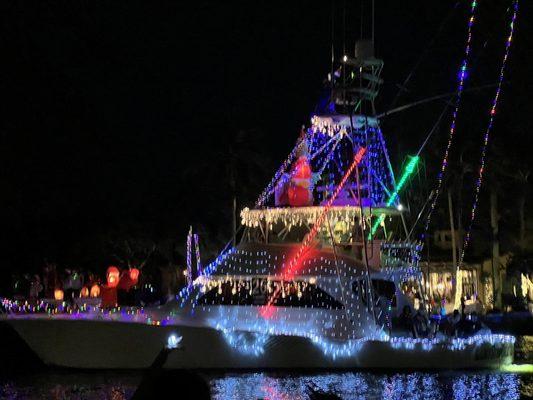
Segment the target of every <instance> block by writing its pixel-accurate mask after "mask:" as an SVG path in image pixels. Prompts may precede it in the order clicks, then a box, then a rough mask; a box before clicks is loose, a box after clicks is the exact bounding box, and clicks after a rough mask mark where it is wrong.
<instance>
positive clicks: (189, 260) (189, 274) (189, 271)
mask: <svg viewBox="0 0 533 400" xmlns="http://www.w3.org/2000/svg"><path fill="white" fill-rule="evenodd" d="M191 252H192V227H191V228H189V233H187V286H191V284H192V254H191Z"/></svg>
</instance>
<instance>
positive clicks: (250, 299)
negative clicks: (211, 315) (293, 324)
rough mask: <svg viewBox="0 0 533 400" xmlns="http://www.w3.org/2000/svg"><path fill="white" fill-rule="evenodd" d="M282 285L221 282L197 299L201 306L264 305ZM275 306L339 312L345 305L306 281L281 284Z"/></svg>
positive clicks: (278, 283)
mask: <svg viewBox="0 0 533 400" xmlns="http://www.w3.org/2000/svg"><path fill="white" fill-rule="evenodd" d="M280 285H281V282H280V281H270V284H267V280H266V279H259V278H254V279H252V280H251V281H247V282H245V283H242V282H241V283H235V282H223V283H221V284H220V285H219V286H216V287H214V288H212V289H210V290H209V291H207V293H205V294H204V295H203V296H201V297H200V298H199V299H198V304H203V305H243V306H245V305H255V306H264V305H266V304H267V302H268V300H269V299H270V296H272V294H273V293H274V291H275V290H276V289H277V288H279V287H280ZM272 305H273V306H275V307H296V308H325V309H332V310H338V309H343V308H344V306H343V305H342V303H340V302H339V301H337V300H335V298H333V297H332V296H330V295H329V294H327V293H326V292H324V291H323V290H322V289H320V288H319V287H317V286H316V285H314V284H313V285H312V284H309V283H307V282H283V289H280V291H279V295H278V296H277V297H276V299H275V301H274V302H273V304H272Z"/></svg>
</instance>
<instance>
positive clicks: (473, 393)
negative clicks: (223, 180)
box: [0, 372, 533, 400]
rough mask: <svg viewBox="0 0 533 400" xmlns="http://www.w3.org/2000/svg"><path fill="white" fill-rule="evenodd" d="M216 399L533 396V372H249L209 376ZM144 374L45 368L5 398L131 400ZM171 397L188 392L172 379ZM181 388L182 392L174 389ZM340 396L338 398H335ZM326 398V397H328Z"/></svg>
mask: <svg viewBox="0 0 533 400" xmlns="http://www.w3.org/2000/svg"><path fill="white" fill-rule="evenodd" d="M203 377H204V378H205V379H206V380H208V381H209V382H210V384H211V391H212V396H213V399H215V400H218V399H220V400H222V399H224V400H226V399H238V400H248V399H250V400H257V399H264V400H267V399H268V400H307V399H313V398H320V397H317V396H315V395H317V394H323V395H329V397H327V398H330V399H335V398H338V399H350V400H352V399H354V400H365V399H386V400H407V399H419V400H422V399H424V400H426V399H427V400H440V399H457V400H459V399H460V400H465V399H466V400H473V399H476V400H483V399H498V400H511V399H513V400H514V399H519V398H521V396H523V398H530V397H529V396H531V395H533V374H514V373H494V372H477V373H456V372H443V373H421V372H413V373H396V374H377V373H369V372H357V373H356V372H353V373H352V372H345V373H323V374H308V375H305V374H298V375H296V374H287V373H266V372H265V373H244V374H226V375H204V376H203ZM141 379H142V375H141V374H139V373H114V372H109V373H105V372H94V373H72V372H69V373H60V374H56V373H39V374H30V375H24V376H22V377H19V378H13V379H9V380H6V379H4V380H2V379H1V377H0V399H28V400H33V399H36V400H37V399H38V400H41V399H58V400H59V399H61V400H63V399H71V400H93V399H94V400H96V399H98V400H100V399H109V400H127V399H130V398H131V396H132V395H133V393H134V392H135V389H136V387H137V386H138V384H139V382H140V381H141ZM168 384H169V388H171V390H170V393H173V396H169V397H168V398H169V399H182V398H184V397H182V396H183V392H181V391H180V390H179V389H183V390H185V388H175V382H168ZM174 389H176V391H173V390H174ZM335 396H336V397H335ZM324 398H326V397H324Z"/></svg>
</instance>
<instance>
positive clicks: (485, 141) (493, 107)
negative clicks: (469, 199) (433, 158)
mask: <svg viewBox="0 0 533 400" xmlns="http://www.w3.org/2000/svg"><path fill="white" fill-rule="evenodd" d="M517 15H518V0H514V1H513V14H512V16H511V23H510V24H509V26H510V27H509V36H508V37H507V40H506V42H505V54H504V56H503V60H502V64H501V68H500V77H499V79H498V88H497V89H496V93H495V94H494V99H493V100H492V105H491V108H490V111H489V115H490V118H489V123H488V125H487V129H486V130H485V134H484V135H483V144H482V146H481V159H480V167H479V172H478V177H477V180H476V183H475V186H474V201H473V203H472V209H471V213H470V222H469V225H468V230H467V231H466V235H465V237H464V241H463V248H462V250H461V257H460V258H459V263H458V265H457V268H459V267H460V266H461V265H462V263H463V260H464V256H465V252H466V249H467V247H468V244H469V243H470V236H471V233H472V225H473V224H474V219H475V218H476V209H477V206H478V204H479V192H480V190H481V185H482V183H483V175H484V172H485V161H486V156H487V148H488V144H489V139H490V132H491V130H492V126H493V125H494V116H495V115H496V108H497V107H498V101H499V99H500V94H501V89H502V85H503V81H504V79H505V69H506V66H507V60H508V58H509V54H510V50H511V43H512V40H513V34H514V28H515V22H516V18H517Z"/></svg>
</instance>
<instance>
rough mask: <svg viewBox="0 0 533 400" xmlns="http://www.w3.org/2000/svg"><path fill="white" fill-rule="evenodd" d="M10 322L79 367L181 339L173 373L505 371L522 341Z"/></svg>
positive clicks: (45, 356) (46, 354) (51, 355)
mask: <svg viewBox="0 0 533 400" xmlns="http://www.w3.org/2000/svg"><path fill="white" fill-rule="evenodd" d="M7 322H8V323H9V324H10V325H11V326H12V327H13V328H14V329H15V330H16V331H17V332H18V333H19V335H20V336H21V337H22V338H23V339H24V340H25V341H26V343H27V344H28V345H29V346H30V347H31V348H32V349H33V350H34V351H35V353H36V354H37V355H38V356H39V357H40V358H41V359H42V360H43V362H45V363H46V364H48V365H54V366H61V367H71V368H98V369H116V368H120V369H123V368H124V369H144V368H148V367H149V366H150V365H152V363H153V361H154V359H155V358H156V357H157V355H158V354H159V353H160V351H161V350H162V349H163V348H164V346H165V345H166V343H167V339H168V337H169V336H170V335H171V334H173V333H174V334H176V335H177V336H178V337H181V338H182V339H181V343H180V348H178V349H176V350H174V351H173V352H171V353H170V355H169V357H168V359H167V362H166V364H165V367H166V368H194V369H196V368H197V369H232V368H234V369H264V368H328V369H334V368H385V369H465V368H499V367H501V366H503V365H508V364H511V363H512V362H513V350H514V344H513V341H512V339H511V338H509V337H505V336H496V335H492V336H490V337H489V336H486V337H480V338H478V339H477V340H472V343H468V342H467V341H455V342H453V343H452V342H445V343H440V342H439V343H437V342H431V341H427V340H426V341H420V342H418V343H417V342H413V341H411V340H395V341H393V342H390V341H375V340H365V341H358V342H355V343H352V344H346V343H345V342H342V343H340V342H337V343H335V342H327V343H326V342H317V341H316V340H312V339H309V338H304V337H297V336H256V335H254V334H250V333H235V332H234V333H232V335H233V336H231V337H228V333H227V332H223V331H220V330H216V329H212V328H206V327H193V326H152V325H147V324H140V323H131V322H130V323H128V322H112V321H94V320H68V319H50V318H47V317H44V318H10V319H8V320H7Z"/></svg>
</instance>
